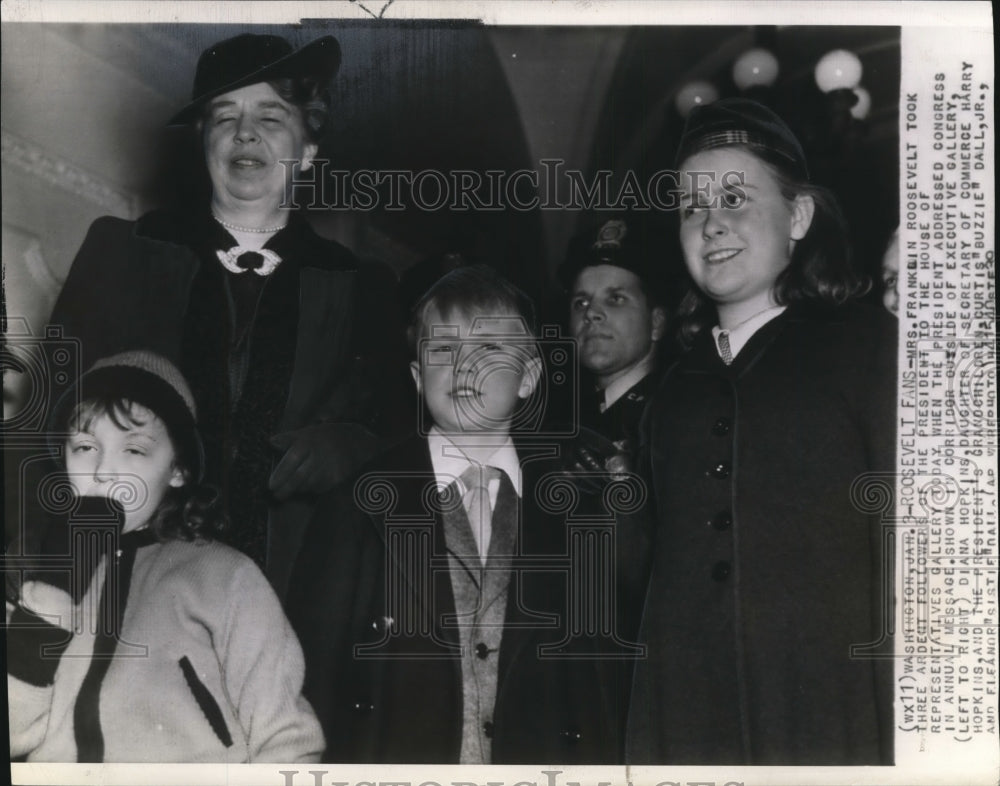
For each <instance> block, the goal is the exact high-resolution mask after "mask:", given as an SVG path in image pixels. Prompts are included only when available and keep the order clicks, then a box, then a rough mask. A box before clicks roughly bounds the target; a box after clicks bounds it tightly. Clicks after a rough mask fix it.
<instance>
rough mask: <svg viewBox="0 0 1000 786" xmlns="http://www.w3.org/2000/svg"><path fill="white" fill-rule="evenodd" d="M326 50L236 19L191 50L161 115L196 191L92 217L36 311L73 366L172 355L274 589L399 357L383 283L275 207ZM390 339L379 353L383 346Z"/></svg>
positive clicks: (317, 132) (347, 468) (336, 53)
mask: <svg viewBox="0 0 1000 786" xmlns="http://www.w3.org/2000/svg"><path fill="white" fill-rule="evenodd" d="M339 63H340V47H339V44H338V43H337V40H336V39H335V38H333V37H331V36H326V37H323V38H320V39H318V40H316V41H313V42H312V43H310V44H308V45H306V46H303V47H302V48H300V49H298V50H293V48H292V46H291V45H290V44H289V43H288V42H287V41H286V40H285V39H283V38H280V37H277V36H270V35H249V34H247V35H240V36H237V37H235V38H231V39H228V40H226V41H222V42H220V43H218V44H215V45H214V46H212V47H210V48H209V49H207V50H206V51H205V52H204V53H203V54H202V56H201V58H200V60H199V61H198V67H197V72H196V75H195V80H194V90H193V97H192V101H191V103H190V104H189V105H188V106H186V107H185V108H184V109H182V110H181V111H180V112H179V113H178V114H177V115H176V116H175V117H174V118H173V120H172V121H171V124H172V125H182V126H188V127H190V128H191V129H192V130H193V131H194V132H195V133H196V134H197V136H198V138H199V139H200V142H201V146H202V148H203V151H204V160H205V165H206V168H207V172H208V177H209V180H210V181H211V197H210V200H209V202H208V204H204V203H200V204H195V205H192V206H190V207H189V208H188V209H186V210H184V211H181V212H166V211H156V212H153V213H150V214H147V215H145V216H143V217H142V218H141V219H139V220H138V221H137V222H128V221H123V220H119V219H115V218H103V219H100V220H98V221H97V222H95V223H94V225H93V226H92V227H91V230H90V232H89V234H88V236H87V238H86V240H85V242H84V244H83V247H82V248H81V249H80V252H79V253H78V255H77V257H76V259H75V261H74V263H73V267H72V269H71V270H70V273H69V276H68V278H67V281H66V284H65V286H64V288H63V290H62V293H61V294H60V297H59V299H58V301H57V303H56V306H55V309H54V311H53V314H52V319H51V322H52V323H53V324H57V325H62V326H63V327H64V330H65V334H66V335H68V336H74V337H78V338H79V339H80V340H81V351H82V354H83V364H84V365H85V366H86V365H87V364H89V363H90V362H91V361H92V360H93V359H95V358H99V357H103V356H106V355H111V354H114V353H117V352H121V351H123V350H127V349H148V350H153V351H155V352H159V353H160V354H163V355H165V356H166V357H168V358H171V359H172V360H174V361H175V362H177V364H178V365H179V366H180V367H181V369H182V370H183V372H184V374H185V376H186V377H187V378H188V379H189V380H190V382H191V386H192V388H193V390H194V394H195V397H196V399H197V402H198V409H199V411H200V412H201V413H202V427H203V431H204V437H205V447H206V458H207V469H208V480H210V481H212V482H213V483H215V484H217V485H218V486H219V488H220V489H221V491H222V494H223V497H224V499H225V501H226V503H227V507H228V512H229V519H230V529H229V534H228V535H227V536H226V539H227V540H228V541H229V543H230V544H231V545H234V546H236V547H237V548H239V549H241V550H242V551H244V552H245V553H246V554H248V555H249V556H251V557H252V558H253V559H254V560H256V561H257V562H258V563H259V564H260V565H261V566H262V567H264V568H265V569H266V572H267V574H268V576H269V578H270V579H271V580H272V582H273V583H274V585H275V588H276V589H277V591H278V593H279V595H281V594H282V593H283V591H284V589H285V586H286V582H287V579H288V575H289V573H290V570H291V565H292V563H293V560H294V556H295V553H296V551H297V548H298V544H299V542H300V539H301V532H302V530H303V528H304V526H305V521H306V519H307V517H308V513H309V509H310V505H311V502H310V500H311V498H312V496H313V495H315V494H317V493H320V492H323V491H325V490H327V489H329V488H330V487H331V486H332V485H334V484H335V483H336V482H337V481H339V480H341V479H342V478H344V477H345V476H347V475H348V474H349V473H350V472H351V471H352V470H353V469H354V468H355V467H356V466H357V465H358V464H359V463H360V462H362V461H363V460H364V459H365V458H366V457H368V456H369V455H371V454H372V453H373V452H374V450H375V448H376V443H377V440H376V436H375V434H377V433H379V432H380V431H382V430H384V428H385V425H386V424H385V420H386V413H390V412H392V413H398V411H399V407H396V406H392V405H389V404H387V403H385V397H386V396H387V395H388V394H390V393H391V391H392V390H395V389H398V387H397V386H394V385H392V384H390V383H388V382H383V381H382V377H383V376H385V375H387V374H390V373H391V371H392V369H393V367H394V366H393V364H394V363H396V362H397V361H398V363H399V364H400V368H402V363H403V361H404V355H403V350H402V346H401V344H402V339H401V338H400V337H401V335H402V333H401V330H399V325H398V320H393V319H391V317H392V316H393V314H392V309H387V308H385V305H386V304H388V303H394V302H395V291H394V283H393V282H392V281H391V279H390V278H388V277H387V276H385V275H383V274H381V273H379V272H378V271H377V270H376V269H374V268H373V267H372V266H370V265H367V266H363V265H360V264H359V262H358V260H357V259H356V258H355V257H354V256H353V255H352V254H351V252H349V251H348V250H347V249H346V248H344V247H343V246H340V245H339V244H337V243H335V242H332V241H330V240H326V239H324V238H321V237H320V236H318V235H317V234H316V233H315V232H314V231H313V230H312V229H311V228H310V227H309V226H308V224H307V223H306V221H305V220H304V219H303V218H302V217H301V216H300V215H297V214H295V213H293V212H291V211H290V210H289V209H288V208H287V206H288V204H289V203H290V202H292V201H293V200H291V199H290V193H291V192H290V188H291V186H292V181H293V180H295V179H298V180H301V179H302V178H303V174H302V173H303V172H307V171H308V170H309V169H310V168H311V166H312V163H313V159H314V158H315V156H316V154H317V148H318V143H319V141H320V138H321V135H322V133H323V131H324V129H325V127H326V123H327V118H328V115H329V111H330V98H329V95H328V93H327V92H326V89H325V85H326V83H327V82H328V81H329V79H330V78H331V77H332V76H333V75H334V74H335V72H336V71H337V68H338V66H339ZM397 342H398V347H399V354H398V355H397V354H395V352H396V347H397Z"/></svg>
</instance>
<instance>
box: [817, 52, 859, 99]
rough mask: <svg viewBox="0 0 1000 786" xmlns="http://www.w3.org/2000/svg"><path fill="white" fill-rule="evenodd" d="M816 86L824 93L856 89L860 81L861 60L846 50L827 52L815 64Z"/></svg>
mask: <svg viewBox="0 0 1000 786" xmlns="http://www.w3.org/2000/svg"><path fill="white" fill-rule="evenodd" d="M815 76H816V84H817V85H818V86H819V89H820V90H822V91H823V92H824V93H829V92H832V91H833V90H844V89H847V90H849V89H851V88H853V87H857V85H858V82H860V81H861V60H860V59H858V56H857V55H856V54H854V53H853V52H848V51H847V50H846V49H834V50H833V51H832V52H827V53H826V54H825V55H823V57H821V58H820V60H819V62H818V63H816V71H815Z"/></svg>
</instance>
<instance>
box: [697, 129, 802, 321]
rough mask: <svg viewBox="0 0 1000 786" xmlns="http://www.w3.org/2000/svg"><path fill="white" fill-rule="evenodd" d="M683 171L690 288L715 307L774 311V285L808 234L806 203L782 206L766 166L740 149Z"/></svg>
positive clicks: (701, 156) (715, 153) (711, 153)
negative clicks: (695, 287) (799, 243)
mask: <svg viewBox="0 0 1000 786" xmlns="http://www.w3.org/2000/svg"><path fill="white" fill-rule="evenodd" d="M680 169H681V173H680V175H681V183H682V186H683V187H684V189H685V194H684V197H683V201H682V215H681V228H680V239H681V246H682V247H683V249H684V262H685V264H686V265H687V269H688V271H689V272H690V274H691V278H692V279H693V280H694V282H695V284H696V285H697V286H698V288H699V289H700V290H701V291H702V292H704V293H705V295H706V296H707V297H708V298H709V299H710V300H712V301H713V302H715V304H716V305H717V306H720V307H723V306H739V307H741V308H742V309H743V310H744V311H748V310H749V309H751V308H756V309H757V310H761V309H764V308H767V307H768V306H769V305H773V300H772V298H771V293H772V290H773V288H774V283H775V280H776V279H777V278H778V276H779V275H780V274H781V272H782V271H783V270H784V269H785V268H786V267H788V263H789V261H790V260H791V254H792V248H793V247H794V241H796V240H800V239H801V238H802V237H804V236H805V233H806V231H807V230H808V229H809V223H810V221H811V220H812V201H811V199H809V198H808V197H799V198H796V199H791V200H789V199H787V198H786V197H785V196H784V195H783V194H782V193H781V188H780V184H779V183H778V180H777V178H776V177H775V175H774V173H773V172H772V171H771V169H770V168H769V167H768V165H767V164H765V163H764V162H763V161H762V160H761V159H759V158H757V157H756V156H755V155H753V154H752V153H750V152H748V151H745V150H743V149H741V148H737V147H721V148H716V149H712V150H705V151H702V152H700V153H696V154H695V155H693V156H690V157H689V158H688V159H686V160H685V161H684V162H683V164H682V165H681V167H680Z"/></svg>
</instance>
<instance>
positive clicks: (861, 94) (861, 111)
mask: <svg viewBox="0 0 1000 786" xmlns="http://www.w3.org/2000/svg"><path fill="white" fill-rule="evenodd" d="M852 92H853V93H854V95H856V96H857V97H858V100H857V101H855V102H854V106H852V107H851V117H853V118H854V119H855V120H864V119H865V118H866V117H868V113H869V112H870V111H871V108H872V97H871V93H869V92H868V91H867V90H865V89H864V88H863V87H856V88H854V90H853V91H852Z"/></svg>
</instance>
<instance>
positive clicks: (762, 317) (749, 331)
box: [712, 306, 788, 358]
mask: <svg viewBox="0 0 1000 786" xmlns="http://www.w3.org/2000/svg"><path fill="white" fill-rule="evenodd" d="M786 308H788V306H771V308H766V309H764V310H763V311H761V312H760V313H758V314H754V315H753V316H752V317H750V319H748V320H746V321H745V322H741V323H740V324H738V325H737V326H736V327H734V328H733V329H732V330H723V329H722V328H720V327H719V326H718V325H716V326H715V327H714V328H712V338H713V339H715V351H716V352H718V353H719V357H720V358H721V357H722V350H721V349H719V336H720V335H722V334H723V333H725V334H727V335H728V336H729V350H730V352H732V353H733V357H734V358H735V357H736V356H737V355H738V354H739V352H740V350H741V349H743V347H745V346H746V343H747V342H748V341H749V340H750V339H751V338H752V337H753V334H754V333H756V332H757V331H758V330H760V329H761V328H762V327H764V325H766V324H767V323H768V322H770V321H771V320H772V319H774V318H775V317H777V316H778V315H779V314H781V313H782V312H783V311H784V310H785V309H786Z"/></svg>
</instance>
